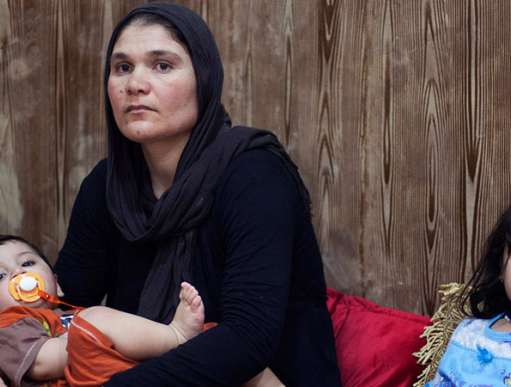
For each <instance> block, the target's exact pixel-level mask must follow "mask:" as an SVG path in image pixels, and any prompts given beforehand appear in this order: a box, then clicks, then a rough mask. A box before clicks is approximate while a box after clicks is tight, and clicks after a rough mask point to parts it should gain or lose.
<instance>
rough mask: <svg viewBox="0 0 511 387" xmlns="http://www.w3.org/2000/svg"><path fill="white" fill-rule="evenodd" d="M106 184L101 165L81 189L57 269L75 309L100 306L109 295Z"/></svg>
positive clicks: (104, 170)
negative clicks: (77, 307) (107, 293)
mask: <svg viewBox="0 0 511 387" xmlns="http://www.w3.org/2000/svg"><path fill="white" fill-rule="evenodd" d="M105 181H106V163H105V161H101V162H99V163H98V165H97V166H96V167H95V168H94V169H93V171H92V172H91V173H90V174H89V175H88V176H87V177H86V178H85V179H84V181H83V182H82V185H81V186H80V191H79V192H78V195H77V197H76V200H75V203H74V206H73V210H72V212H71V218H70V221H69V227H68V232H67V236H66V240H65V242H64V246H63V247H62V249H61V251H60V253H59V258H58V260H57V263H56V265H55V272H56V273H57V277H58V282H59V284H60V286H61V287H62V289H63V291H64V299H65V300H66V301H67V302H69V303H71V304H73V305H80V306H92V305H98V304H99V303H100V302H101V300H102V299H103V297H104V295H105V294H106V292H107V280H106V279H107V272H108V261H107V257H108V254H107V246H108V238H109V232H108V227H106V224H107V222H108V221H109V216H108V212H107V207H106V199H105Z"/></svg>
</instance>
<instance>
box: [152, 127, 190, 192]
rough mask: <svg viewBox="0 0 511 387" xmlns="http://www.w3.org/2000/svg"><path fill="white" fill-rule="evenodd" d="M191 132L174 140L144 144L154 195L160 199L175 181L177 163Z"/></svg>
mask: <svg viewBox="0 0 511 387" xmlns="http://www.w3.org/2000/svg"><path fill="white" fill-rule="evenodd" d="M188 137H189V134H188V133H187V134H186V136H182V137H179V138H176V137H173V138H172V139H171V140H172V141H167V142H163V141H159V142H154V143H150V144H142V151H143V152H144V158H145V160H146V162H147V166H148V168H149V174H150V175H151V184H152V188H153V193H154V196H155V197H156V198H157V199H159V198H160V197H161V195H163V193H164V192H165V191H167V190H168V189H169V188H170V187H171V186H172V183H173V182H174V177H175V175H176V169H177V164H178V162H179V159H180V158H181V154H182V153H183V150H184V148H185V146H186V143H187V141H188Z"/></svg>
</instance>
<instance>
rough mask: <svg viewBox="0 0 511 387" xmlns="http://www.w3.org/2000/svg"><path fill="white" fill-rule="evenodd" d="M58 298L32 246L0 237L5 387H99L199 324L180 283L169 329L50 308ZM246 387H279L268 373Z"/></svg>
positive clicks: (0, 369)
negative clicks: (8, 383)
mask: <svg viewBox="0 0 511 387" xmlns="http://www.w3.org/2000/svg"><path fill="white" fill-rule="evenodd" d="M61 295H62V292H61V290H60V287H59V285H58V283H57V281H56V277H55V275H54V274H53V272H52V269H51V266H50V264H49V262H48V260H47V259H46V257H45V256H44V255H43V254H42V253H41V252H40V251H39V249H37V247H35V246H34V245H32V244H31V243H29V242H28V241H26V240H25V239H23V238H20V237H17V236H10V235H0V346H1V348H2V350H1V351H0V376H1V377H3V378H4V379H8V380H10V381H11V383H12V385H14V386H19V385H21V383H22V381H23V383H24V385H25V384H28V385H30V383H33V384H35V385H37V384H38V383H39V384H41V383H42V382H47V383H46V385H50V386H65V385H68V384H69V385H71V386H82V385H88V386H90V385H97V386H100V385H102V384H104V383H105V382H106V381H108V380H109V379H110V377H111V376H112V375H114V374H116V373H118V372H122V371H125V370H127V369H129V368H131V367H133V366H135V365H136V364H137V362H139V361H141V360H145V359H148V358H151V357H157V356H160V355H162V354H164V353H165V352H168V351H169V350H171V349H174V348H176V347H177V346H178V345H181V344H183V343H184V342H186V341H187V340H189V339H191V338H193V337H194V336H196V335H198V334H199V333H200V332H202V330H203V326H204V304H203V303H202V299H201V297H200V295H199V294H198V292H197V290H196V289H195V288H194V287H193V286H192V285H190V284H189V283H187V282H183V283H182V284H181V291H180V295H179V298H180V302H179V305H178V306H177V309H176V313H175V315H174V319H173V320H172V322H171V323H170V324H169V325H166V324H161V323H158V322H154V321H151V320H148V319H145V318H143V317H140V316H136V315H133V314H129V313H125V312H121V311H118V310H115V309H111V308H108V307H105V306H94V307H90V308H86V309H82V308H74V309H71V310H68V311H65V312H64V311H62V310H60V309H58V308H57V305H58V304H61V303H62V302H61V301H59V299H58V296H61ZM1 377H0V386H2V385H4V384H3V382H2V378H1ZM247 385H250V386H282V384H281V383H280V381H279V380H278V378H277V377H276V376H275V375H274V374H273V373H272V372H271V371H270V370H269V369H266V370H264V371H263V372H261V373H260V374H259V375H257V376H256V377H255V378H254V379H252V380H251V381H249V382H248V384H247Z"/></svg>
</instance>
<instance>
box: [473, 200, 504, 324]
mask: <svg viewBox="0 0 511 387" xmlns="http://www.w3.org/2000/svg"><path fill="white" fill-rule="evenodd" d="M510 256H511V207H510V208H508V209H507V210H506V211H505V212H504V213H503V214H502V215H501V216H500V218H499V220H498V221H497V223H496V224H495V226H494V228H493V231H492V232H491V234H490V235H489V236H488V239H487V240H486V244H485V249H484V252H483V255H482V257H481V260H480V261H479V265H478V267H477V269H476V270H475V272H474V275H473V276H472V278H471V279H470V281H469V282H468V285H469V286H471V287H472V290H470V291H469V293H468V295H469V297H470V309H471V312H472V314H473V315H474V316H475V317H479V318H491V317H493V316H495V315H497V314H498V313H502V312H511V260H510V259H509V258H510Z"/></svg>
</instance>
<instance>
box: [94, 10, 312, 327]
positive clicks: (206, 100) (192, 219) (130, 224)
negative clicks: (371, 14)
mask: <svg viewBox="0 0 511 387" xmlns="http://www.w3.org/2000/svg"><path fill="white" fill-rule="evenodd" d="M139 14H154V15H158V16H159V17H161V18H163V19H165V20H167V21H169V22H170V23H171V24H172V25H173V26H174V28H175V30H176V33H177V37H178V39H179V40H180V41H181V43H183V44H184V45H185V46H186V48H187V49H188V53H189V54H190V57H191V60H192V64H193V67H194V70H195V76H196V79H197V99H198V107H199V114H198V120H197V123H196V125H195V126H194V128H193V129H192V132H191V135H190V138H189V140H188V143H187V145H186V147H185V149H184V150H183V153H182V155H181V158H180V160H179V163H178V166H177V170H176V174H175V177H174V182H173V184H172V186H171V187H170V188H169V189H168V190H167V191H166V192H164V193H163V195H162V196H161V197H160V198H159V199H158V200H156V198H155V197H154V194H153V191H152V186H151V180H150V176H149V171H148V167H147V164H146V162H145V159H144V156H143V153H142V149H141V147H140V145H139V144H137V143H134V142H132V141H130V140H128V139H127V138H126V137H124V136H123V135H122V134H121V132H120V131H119V128H118V127H117V124H116V123H115V119H114V116H113V112H112V106H111V104H110V99H109V96H108V88H107V84H108V77H109V75H110V57H111V55H112V50H113V47H114V45H115V42H116V41H117V39H118V37H119V35H120V33H121V32H122V30H123V29H124V28H125V27H126V26H127V25H128V24H129V23H130V21H132V20H133V18H134V17H136V16H137V15H139ZM104 83H105V93H106V96H105V104H106V118H107V125H108V160H107V169H108V172H107V191H106V195H107V204H108V209H109V211H110V213H111V215H112V218H113V220H114V222H115V224H116V226H117V228H118V229H119V230H120V232H121V233H122V235H123V236H124V238H126V239H127V240H128V241H131V242H150V243H152V244H154V245H155V246H156V248H157V253H156V257H155V259H154V263H153V264H152V267H151V269H150V272H149V275H148V277H147V279H146V281H145V284H144V288H143V290H142V294H141V296H140V302H139V308H138V314H140V315H142V316H144V317H147V318H149V319H152V320H156V321H160V322H165V323H168V322H170V321H171V319H172V317H173V315H174V312H175V308H176V306H177V303H178V301H179V298H178V295H179V288H180V283H181V282H182V281H183V280H186V281H190V282H192V283H193V279H192V278H191V262H192V261H193V256H194V245H195V235H196V230H197V228H198V226H199V225H200V224H201V223H202V221H203V220H204V219H205V218H206V216H207V215H208V213H209V210H210V208H211V205H212V202H213V198H214V197H213V190H214V188H215V185H216V184H217V182H218V181H219V179H220V177H221V176H222V174H223V173H224V171H225V170H226V168H227V167H228V165H229V163H230V162H231V161H232V160H233V159H234V158H236V157H237V156H238V155H239V154H240V153H242V152H244V151H246V150H249V149H255V148H264V149H267V150H269V151H271V152H272V153H274V154H277V155H278V156H279V157H280V159H281V160H282V161H283V162H284V164H285V165H286V166H287V167H288V170H289V171H290V173H291V174H292V176H294V178H295V181H296V183H297V184H298V187H299V189H300V191H301V194H302V197H303V198H304V200H305V202H306V203H307V207H306V208H307V210H308V208H309V207H308V203H309V196H308V193H307V191H306V189H305V187H304V185H303V183H302V181H301V179H300V177H299V175H298V172H297V169H296V166H295V165H294V164H293V163H292V161H291V160H290V159H289V157H288V156H287V154H286V153H285V151H284V149H283V148H282V146H281V145H280V143H279V142H278V140H277V138H276V137H275V136H274V135H273V134H272V133H270V132H268V131H263V130H258V129H253V128H248V127H239V126H238V127H235V128H230V119H229V117H228V115H227V113H226V112H225V110H224V108H223V106H222V104H221V96H222V84H223V67H222V62H221V60H220V55H219V53H218V49H217V46H216V43H215V40H214V38H213V35H212V34H211V32H210V31H209V29H208V27H207V25H206V23H205V22H204V21H203V20H202V19H201V17H200V16H198V15H197V14H195V13H194V12H192V11H191V10H189V9H187V8H184V7H182V6H179V5H175V4H162V3H150V4H145V5H142V6H140V7H137V8H135V9H133V10H132V11H131V12H130V13H129V14H128V15H126V17H125V18H124V19H123V20H121V21H120V23H119V24H118V25H117V26H116V28H115V30H114V31H113V33H112V37H111V38H110V43H109V45H108V51H107V62H106V66H105V76H104ZM144 258H145V257H140V259H144Z"/></svg>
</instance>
